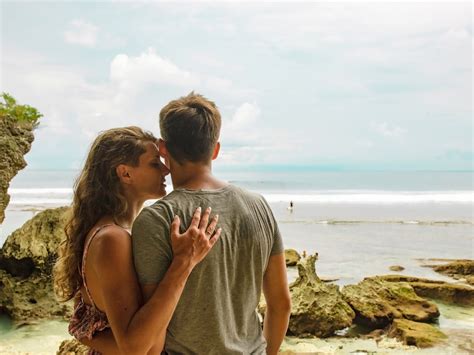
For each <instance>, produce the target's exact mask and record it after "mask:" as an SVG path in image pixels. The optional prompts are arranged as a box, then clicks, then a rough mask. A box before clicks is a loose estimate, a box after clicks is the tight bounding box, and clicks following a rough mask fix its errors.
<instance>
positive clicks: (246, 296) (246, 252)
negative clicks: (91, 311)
mask: <svg viewBox="0 0 474 355" xmlns="http://www.w3.org/2000/svg"><path fill="white" fill-rule="evenodd" d="M199 206H201V207H202V208H203V210H204V209H205V208H207V207H209V206H210V207H212V215H214V214H219V223H218V225H219V227H221V228H222V234H221V237H220V239H219V240H218V241H217V243H216V244H215V245H214V247H213V249H212V250H211V251H210V252H209V254H208V255H207V256H206V258H205V259H204V260H203V261H202V262H201V263H199V264H198V265H197V266H196V267H195V268H194V270H193V271H192V273H191V275H190V277H189V279H188V281H187V283H186V287H185V289H184V291H183V294H182V296H181V299H180V300H179V303H178V305H177V307H176V311H175V312H174V315H173V317H172V319H171V322H170V324H169V326H168V330H167V335H166V344H165V351H166V352H167V353H168V354H263V353H265V348H266V342H265V339H264V337H263V335H262V329H261V327H260V323H259V320H258V316H257V313H256V307H257V304H258V302H259V299H260V294H261V289H262V281H263V275H264V273H265V270H266V268H267V264H268V260H269V258H270V255H274V254H279V253H282V252H283V251H284V249H283V243H282V239H281V236H280V232H279V230H278V226H277V223H276V221H275V219H274V217H273V214H272V211H271V209H270V207H269V206H268V204H267V202H266V201H265V199H264V198H263V197H262V196H260V195H258V194H255V193H251V192H248V191H245V190H243V189H241V188H238V187H236V186H233V185H227V186H226V187H224V188H221V189H218V190H199V191H191V190H185V189H177V190H175V191H173V192H172V193H170V194H169V195H168V196H166V197H165V198H163V199H162V200H160V201H158V202H156V203H155V204H153V205H152V206H150V207H146V208H144V209H143V211H142V212H141V213H140V215H139V216H138V217H137V219H136V220H135V223H134V225H133V230H132V240H133V256H134V261H135V268H136V271H137V274H138V278H139V281H140V283H142V284H154V283H159V282H160V280H161V279H162V278H163V276H164V274H165V273H166V270H167V269H168V267H169V265H170V263H171V260H172V257H173V251H172V249H171V243H170V224H171V222H172V219H173V217H174V215H175V214H177V215H178V216H179V217H180V218H181V228H180V229H181V233H183V232H184V231H185V230H186V229H187V227H188V226H189V223H190V221H191V217H192V215H193V213H194V211H195V209H196V208H197V207H199Z"/></svg>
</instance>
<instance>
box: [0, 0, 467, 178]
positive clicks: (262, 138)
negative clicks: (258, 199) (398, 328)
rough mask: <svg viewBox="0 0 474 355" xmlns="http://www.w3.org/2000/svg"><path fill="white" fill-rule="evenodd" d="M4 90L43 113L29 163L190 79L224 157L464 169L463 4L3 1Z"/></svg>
mask: <svg viewBox="0 0 474 355" xmlns="http://www.w3.org/2000/svg"><path fill="white" fill-rule="evenodd" d="M1 23H2V25H1V77H0V90H2V91H7V92H9V93H11V94H12V95H14V96H15V97H16V98H17V99H18V100H19V101H20V102H22V103H28V104H30V105H32V106H35V107H37V108H38V109H39V110H40V111H41V112H42V113H43V114H44V117H43V119H42V121H41V126H40V128H39V129H38V130H37V131H36V140H35V142H34V144H33V148H32V151H31V152H30V153H29V155H28V156H27V161H28V164H29V167H30V168H34V169H50V168H55V169H68V168H77V167H79V166H81V164H82V161H83V159H84V156H85V154H86V151H87V149H88V146H89V144H90V143H91V140H92V139H93V137H94V136H95V135H96V134H97V132H98V131H100V130H103V129H106V128H110V127H115V126H124V125H139V126H142V127H144V128H147V129H150V130H152V131H153V132H154V133H155V134H157V135H159V131H158V124H157V120H158V113H159V111H160V108H161V107H162V106H163V105H164V104H166V103H167V102H168V101H169V100H171V99H173V98H176V97H179V96H182V95H185V94H187V93H188V92H190V91H191V90H196V91H198V92H200V93H202V94H204V95H205V96H207V97H209V98H210V99H212V100H214V101H215V102H216V103H217V105H218V107H219V108H220V110H221V112H222V115H223V130H222V134H221V143H222V150H221V156H220V157H219V159H218V161H217V162H216V166H217V167H218V168H221V169H244V168H245V167H253V168H255V167H262V166H263V167H270V168H271V167H275V166H294V167H298V168H300V169H323V170H326V169H349V170H351V169H376V170H380V169H382V170H383V169H389V170H398V169H400V170H406V169H408V170H425V169H427V170H472V161H473V160H472V159H473V142H472V137H473V122H472V79H473V75H472V43H473V37H472V5H471V3H470V2H464V3H439V2H422V3H416V4H412V3H410V2H398V3H386V2H380V3H373V2H372V3H360V2H354V1H353V2H349V3H342V2H336V3H334V2H317V3H314V2H313V3H308V2H306V3H297V4H295V3H290V2H286V3H285V2H283V3H264V2H261V3H239V4H237V3H229V2H224V3H223V2H221V3H215V4H210V3H202V2H195V3H189V2H175V3H154V2H142V3H131V2H116V1H113V2H100V3H98V2H79V1H76V2H68V3H64V2H41V1H35V2H5V1H2V2H1Z"/></svg>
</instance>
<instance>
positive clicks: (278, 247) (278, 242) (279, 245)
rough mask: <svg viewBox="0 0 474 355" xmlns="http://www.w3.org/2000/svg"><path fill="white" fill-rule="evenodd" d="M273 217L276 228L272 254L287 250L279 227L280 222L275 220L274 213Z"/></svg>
mask: <svg viewBox="0 0 474 355" xmlns="http://www.w3.org/2000/svg"><path fill="white" fill-rule="evenodd" d="M272 218H273V222H274V226H275V228H274V232H273V246H272V251H271V252H270V255H276V254H281V253H283V252H284V251H285V248H284V247H283V239H282V238H281V234H280V229H279V228H278V224H277V222H276V221H275V218H274V217H273V213H272Z"/></svg>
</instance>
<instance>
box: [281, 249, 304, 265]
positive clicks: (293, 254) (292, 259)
mask: <svg viewBox="0 0 474 355" xmlns="http://www.w3.org/2000/svg"><path fill="white" fill-rule="evenodd" d="M300 260H301V255H300V254H298V252H297V251H296V250H295V249H285V262H286V266H296V264H297V263H298V261H300Z"/></svg>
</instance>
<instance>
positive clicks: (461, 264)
mask: <svg viewBox="0 0 474 355" xmlns="http://www.w3.org/2000/svg"><path fill="white" fill-rule="evenodd" d="M431 267H432V268H433V270H434V271H436V272H439V273H441V274H443V275H447V276H450V277H452V278H454V279H456V280H462V281H464V282H466V283H468V284H469V285H474V260H456V261H453V262H450V263H447V264H443V265H433V266H431Z"/></svg>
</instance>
